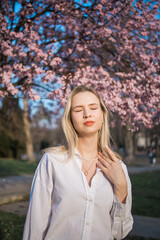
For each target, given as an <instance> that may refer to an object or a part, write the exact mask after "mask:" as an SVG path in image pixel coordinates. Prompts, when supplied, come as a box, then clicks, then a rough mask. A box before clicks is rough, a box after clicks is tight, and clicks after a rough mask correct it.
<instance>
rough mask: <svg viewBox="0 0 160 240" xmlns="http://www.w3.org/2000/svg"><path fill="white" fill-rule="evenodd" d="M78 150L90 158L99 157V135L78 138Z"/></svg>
mask: <svg viewBox="0 0 160 240" xmlns="http://www.w3.org/2000/svg"><path fill="white" fill-rule="evenodd" d="M78 151H79V153H80V154H81V155H82V156H83V157H85V158H88V159H92V158H95V157H97V155H98V147H97V137H95V136H90V137H79V138H78Z"/></svg>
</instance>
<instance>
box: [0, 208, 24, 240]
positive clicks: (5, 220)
mask: <svg viewBox="0 0 160 240" xmlns="http://www.w3.org/2000/svg"><path fill="white" fill-rule="evenodd" d="M24 221H25V217H20V216H18V215H17V214H12V213H5V212H3V211H0V239H1V240H21V239H22V233H23V225H24Z"/></svg>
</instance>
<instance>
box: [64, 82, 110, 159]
mask: <svg viewBox="0 0 160 240" xmlns="http://www.w3.org/2000/svg"><path fill="white" fill-rule="evenodd" d="M81 92H91V93H93V94H94V95H95V96H96V97H97V98H98V99H99V102H100V107H101V109H102V112H103V124H102V128H101V129H100V130H99V132H98V150H99V151H103V152H105V151H106V150H105V146H106V145H110V131H109V124H108V110H107V108H106V106H105V104H104V102H103V100H102V98H101V97H100V95H99V94H98V92H97V91H96V90H94V89H93V88H91V87H88V86H86V85H81V86H78V87H76V88H75V89H73V91H72V92H71V95H70V97H69V98H68V101H67V104H66V106H65V109H64V113H63V116H62V127H63V131H64V134H65V137H66V140H67V147H66V148H67V151H68V159H71V158H72V157H73V155H74V151H75V148H77V145H78V135H77V132H76V130H75V129H74V126H73V124H72V119H71V102H72V98H73V96H75V95H76V94H78V93H81Z"/></svg>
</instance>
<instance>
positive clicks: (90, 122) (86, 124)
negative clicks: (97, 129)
mask: <svg viewBox="0 0 160 240" xmlns="http://www.w3.org/2000/svg"><path fill="white" fill-rule="evenodd" d="M93 124H94V122H93V121H87V122H85V123H84V125H85V126H92V125H93Z"/></svg>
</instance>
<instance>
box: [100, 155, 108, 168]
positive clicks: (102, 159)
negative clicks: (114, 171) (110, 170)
mask: <svg viewBox="0 0 160 240" xmlns="http://www.w3.org/2000/svg"><path fill="white" fill-rule="evenodd" d="M98 159H99V161H100V162H101V163H102V164H103V165H104V167H106V168H107V167H109V166H110V164H109V163H108V161H107V160H106V159H104V158H103V157H102V156H100V155H98Z"/></svg>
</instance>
